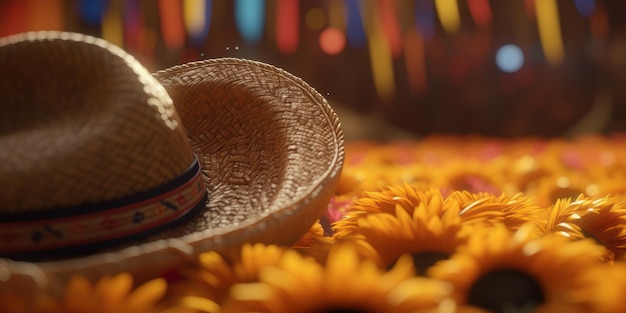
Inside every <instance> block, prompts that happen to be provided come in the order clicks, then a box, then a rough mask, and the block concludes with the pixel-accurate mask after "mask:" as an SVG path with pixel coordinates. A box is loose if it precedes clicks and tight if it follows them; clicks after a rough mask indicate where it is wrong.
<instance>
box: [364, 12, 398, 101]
mask: <svg viewBox="0 0 626 313" xmlns="http://www.w3.org/2000/svg"><path fill="white" fill-rule="evenodd" d="M375 4H376V3H375V2H373V1H367V2H366V7H365V8H364V12H363V13H364V14H363V15H364V16H365V18H364V19H365V25H366V26H365V29H366V31H367V39H368V40H367V44H368V47H369V51H370V62H371V64H372V75H373V76H374V86H375V88H376V92H377V93H378V96H379V97H380V98H381V99H384V100H390V99H391V98H393V96H394V94H395V80H394V74H393V59H392V56H391V50H390V49H389V45H388V44H387V39H386V38H385V34H384V31H383V28H382V25H381V24H380V21H379V19H378V15H377V14H376V5H375Z"/></svg>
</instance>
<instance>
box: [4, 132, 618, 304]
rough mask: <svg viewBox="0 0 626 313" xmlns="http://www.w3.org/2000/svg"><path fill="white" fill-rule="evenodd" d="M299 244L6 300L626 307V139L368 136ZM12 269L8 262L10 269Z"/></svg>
mask: <svg viewBox="0 0 626 313" xmlns="http://www.w3.org/2000/svg"><path fill="white" fill-rule="evenodd" d="M345 148H346V158H345V164H344V168H343V172H342V176H341V179H340V182H339V186H338V188H337V191H336V194H335V196H334V197H333V198H332V200H331V202H330V203H329V205H328V208H327V210H326V212H325V213H324V215H323V216H322V217H321V218H320V220H319V223H316V224H315V225H313V226H312V227H311V229H310V230H309V231H308V232H307V233H306V234H305V235H304V236H303V237H302V238H301V239H300V240H299V241H298V242H296V243H294V244H293V245H292V246H289V247H286V246H276V245H264V244H246V245H244V246H243V247H242V248H241V254H240V257H239V258H237V259H233V258H227V257H225V256H222V255H219V254H218V253H215V252H211V251H208V252H205V253H203V254H201V255H200V256H199V257H198V259H197V260H194V262H193V264H192V265H190V266H189V267H186V268H180V269H177V271H176V274H175V275H171V277H163V278H158V279H155V280H152V281H149V282H145V283H141V284H133V277H131V276H130V275H129V274H125V273H122V274H119V275H117V276H113V277H105V278H102V279H100V280H99V281H97V282H94V283H91V282H89V281H87V280H86V279H85V278H83V277H80V276H76V277H74V278H72V279H71V280H70V281H69V282H68V283H67V285H65V286H63V288H60V289H59V290H42V291H41V294H40V295H37V297H35V300H29V301H26V300H24V298H25V297H21V296H20V295H19V294H16V292H12V291H11V290H0V312H16V313H25V312H42V313H44V312H45V313H57V312H59V313H60V312H71V313H87V312H98V313H109V312H111V313H113V312H128V313H130V312H139V313H147V312H151V313H152V312H154V313H177V312H201V313H213V312H268V313H270V312H271V313H282V312H302V313H340V312H352V313H383V312H398V313H404V312H406V313H409V312H441V313H452V312H623V310H624V309H623V308H626V292H625V290H626V261H625V260H626V258H625V256H626V202H625V201H626V136H624V135H622V134H612V135H584V136H579V137H575V138H570V139H542V138H517V139H490V138H483V137H471V136H464V137H460V136H431V137H427V138H424V139H422V140H419V141H406V142H399V141H394V142H373V141H353V142H348V143H347V144H346V147H345ZM0 274H1V273H0Z"/></svg>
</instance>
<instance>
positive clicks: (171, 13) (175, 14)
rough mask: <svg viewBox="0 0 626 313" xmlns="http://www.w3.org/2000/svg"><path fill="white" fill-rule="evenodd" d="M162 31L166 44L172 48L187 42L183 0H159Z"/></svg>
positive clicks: (177, 47) (179, 46)
mask: <svg viewBox="0 0 626 313" xmlns="http://www.w3.org/2000/svg"><path fill="white" fill-rule="evenodd" d="M158 5H159V17H160V18H161V33H162V34H163V35H162V36H163V40H165V44H166V45H167V46H168V47H169V48H171V49H180V48H181V47H182V46H183V44H184V43H185V28H184V24H183V12H182V0H159V2H158Z"/></svg>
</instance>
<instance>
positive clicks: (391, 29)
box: [378, 0, 402, 57]
mask: <svg viewBox="0 0 626 313" xmlns="http://www.w3.org/2000/svg"><path fill="white" fill-rule="evenodd" d="M378 18H380V23H381V26H382V28H383V32H384V35H385V38H387V42H388V45H389V48H390V49H391V54H392V55H393V56H394V57H399V56H400V54H401V53H402V39H401V38H402V36H401V35H400V26H399V25H398V20H399V18H398V15H397V2H396V0H378Z"/></svg>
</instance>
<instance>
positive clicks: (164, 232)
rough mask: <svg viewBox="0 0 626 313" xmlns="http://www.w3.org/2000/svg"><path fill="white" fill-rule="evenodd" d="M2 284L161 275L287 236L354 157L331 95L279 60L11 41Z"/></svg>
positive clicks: (1, 127)
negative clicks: (169, 55) (210, 255)
mask: <svg viewBox="0 0 626 313" xmlns="http://www.w3.org/2000/svg"><path fill="white" fill-rule="evenodd" d="M0 79H1V81H2V83H1V84H0V281H3V280H4V281H6V280H9V281H11V280H13V281H19V282H28V283H29V284H30V283H31V282H35V283H42V282H47V281H50V279H51V278H52V279H54V280H60V281H62V280H66V279H67V278H69V276H70V275H72V274H75V273H78V272H79V273H81V274H83V275H87V277H88V278H91V279H96V278H98V277H101V276H103V275H108V274H113V273H117V272H122V271H126V272H130V273H132V274H134V275H135V277H137V280H139V281H141V280H145V279H149V278H152V277H155V276H158V275H163V273H166V272H167V271H168V270H171V269H172V268H175V267H176V266H179V265H181V264H183V262H185V261H186V260H189V259H191V258H193V257H194V256H195V255H196V254H197V253H199V252H202V251H206V250H216V251H219V252H222V253H224V254H233V253H236V252H235V251H238V250H239V249H238V247H239V246H240V245H241V244H242V243H245V242H264V243H276V244H290V243H293V242H294V241H296V240H297V239H298V238H299V237H300V236H301V235H303V234H304V233H305V232H306V231H307V230H308V228H309V227H310V226H311V225H312V224H313V223H314V222H315V221H316V219H317V218H319V216H320V214H321V212H322V210H323V209H324V208H325V207H326V205H327V203H328V201H329V199H330V197H331V196H332V194H333V193H334V189H335V187H336V184H337V180H338V177H339V174H340V171H341V167H342V165H343V137H342V132H341V126H340V124H339V121H338V119H337V116H336V115H335V113H334V112H333V110H332V109H331V108H330V106H329V105H328V103H327V102H326V100H325V99H324V98H323V97H322V96H321V95H320V94H319V93H317V92H316V91H315V90H314V89H313V88H311V87H310V86H309V85H307V84H306V83H305V82H304V81H302V80H301V79H299V78H297V77H295V76H293V75H291V74H289V73H287V72H285V71H283V70H280V69H278V68H276V67H273V66H271V65H267V64H263V63H259V62H253V61H247V60H241V59H233V58H227V59H215V60H206V61H200V62H194V63H189V64H185V65H181V66H176V67H173V68H169V69H166V70H163V71H160V72H157V73H154V74H153V75H151V74H150V73H148V72H147V71H146V69H145V68H143V67H142V66H141V65H140V64H139V63H138V62H137V61H136V60H135V59H133V58H132V57H131V56H130V55H128V54H127V53H125V52H124V51H122V50H121V49H120V48H118V47H116V46H113V45H111V44H109V43H107V42H106V41H104V40H102V39H97V38H94V37H89V36H85V35H81V34H75V33H64V32H35V33H25V34H19V35H15V36H10V37H5V38H2V39H0Z"/></svg>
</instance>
